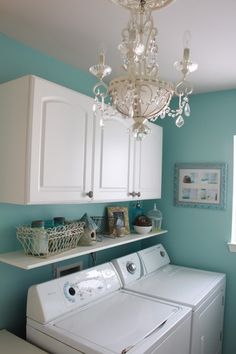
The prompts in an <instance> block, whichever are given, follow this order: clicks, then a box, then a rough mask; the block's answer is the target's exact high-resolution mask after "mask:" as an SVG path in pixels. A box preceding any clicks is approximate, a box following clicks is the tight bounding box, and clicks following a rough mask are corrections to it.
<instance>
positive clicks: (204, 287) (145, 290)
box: [126, 265, 225, 308]
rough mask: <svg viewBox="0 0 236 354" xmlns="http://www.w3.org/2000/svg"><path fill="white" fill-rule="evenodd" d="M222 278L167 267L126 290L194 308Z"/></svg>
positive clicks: (190, 270)
mask: <svg viewBox="0 0 236 354" xmlns="http://www.w3.org/2000/svg"><path fill="white" fill-rule="evenodd" d="M224 278H225V275H224V274H221V273H214V272H208V271H204V270H199V269H194V268H186V267H181V266H175V265H167V266H165V267H162V268H160V269H159V270H157V271H156V272H153V273H151V274H149V275H147V276H146V277H143V278H142V279H140V280H139V281H137V282H135V283H133V284H132V285H130V286H128V287H126V288H127V289H130V290H132V291H137V292H139V293H142V294H146V295H151V296H154V297H158V298H161V299H165V300H167V301H173V302H177V303H180V304H183V305H186V306H191V307H192V308H194V307H195V306H197V305H199V304H200V302H201V301H202V300H203V299H204V298H205V297H206V296H208V295H209V291H211V290H212V289H214V288H215V287H216V286H217V285H218V284H219V282H220V281H222V279H224Z"/></svg>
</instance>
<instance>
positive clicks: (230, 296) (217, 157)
mask: <svg viewBox="0 0 236 354" xmlns="http://www.w3.org/2000/svg"><path fill="white" fill-rule="evenodd" d="M0 53H1V55H0V82H5V81H8V80H10V79H14V78H16V77H20V76H22V75H25V74H35V75H38V76H41V77H44V78H46V79H48V80H51V81H54V82H57V83H59V84H62V85H64V86H67V87H70V88H72V89H75V90H78V91H80V92H83V93H85V94H88V95H91V92H92V86H93V83H94V80H93V78H91V76H89V75H88V74H87V73H86V72H83V71H80V70H78V69H77V68H73V67H71V66H67V65H65V64H64V63H62V62H59V61H57V60H55V59H53V58H50V57H48V56H46V55H44V54H42V53H39V52H37V51H35V50H33V49H31V48H29V47H27V46H25V45H23V44H21V43H18V42H16V41H14V40H12V39H10V38H8V37H6V36H4V35H0ZM195 75H197V74H195ZM235 98H236V91H224V92H217V93H209V94H203V95H193V96H192V97H191V109H192V114H191V117H190V118H188V120H187V122H186V125H185V126H184V127H183V128H181V129H177V128H176V127H175V126H174V122H172V121H171V120H168V119H166V120H164V121H161V122H159V121H158V123H160V124H162V125H163V126H164V153H163V193H162V200H161V201H160V202H159V203H158V207H159V209H161V210H162V212H163V215H164V227H165V228H167V229H168V230H169V232H168V234H167V235H165V236H161V237H157V238H154V239H152V240H146V242H143V244H142V245H141V244H140V243H134V244H131V245H130V246H129V247H118V248H115V249H112V250H109V251H104V252H99V253H98V254H97V257H98V260H97V261H98V263H102V262H105V261H107V260H109V259H112V258H114V257H117V256H120V255H123V254H125V253H129V252H132V251H136V250H137V249H139V248H140V247H141V246H142V247H147V246H149V245H151V244H153V243H155V242H161V243H163V244H164V245H165V246H166V248H167V249H168V252H169V254H170V257H171V260H172V261H173V262H174V263H177V264H181V265H186V266H193V267H198V268H202V269H208V270H213V271H220V272H225V273H226V275H227V296H226V313H225V333H224V353H223V354H234V353H236V338H235V334H234V333H235V327H236V301H235V299H236V276H235V269H236V254H233V253H230V252H229V251H228V248H227V246H226V242H227V241H229V239H230V231H231V230H230V228H231V202H232V167H233V166H232V158H233V154H232V150H233V135H234V134H236V117H235V105H236V103H235V102H236V99H235ZM0 129H1V127H0ZM151 158H152V159H153V163H155V154H154V156H153V157H151ZM176 162H209V163H210V162H227V164H228V180H227V187H228V188H227V208H226V210H223V211H216V210H205V209H192V208H181V207H174V206H173V171H174V163H176ZM116 204H117V203H116ZM122 205H124V203H122ZM126 205H127V206H129V204H126ZM144 207H145V208H146V210H148V209H151V208H152V207H153V201H146V202H144ZM105 208H106V205H105V204H93V205H64V206H62V205H59V206H58V205H57V206H55V205H52V206H16V205H9V204H0V252H1V253H2V252H8V251H12V250H14V249H17V248H19V247H20V246H19V244H18V242H17V241H16V237H15V226H16V225H19V224H22V223H25V222H28V221H30V220H32V219H35V218H50V217H53V216H55V215H65V216H66V217H68V218H78V217H80V216H82V214H83V213H84V212H85V211H86V212H88V213H89V214H90V215H102V214H103V213H104V209H105ZM78 260H79V261H80V260H82V261H83V263H84V267H88V266H91V265H92V261H91V259H90V257H89V256H85V257H81V258H78V259H74V260H73V261H74V262H76V261H78ZM71 262H72V261H71ZM51 277H52V266H46V267H42V268H38V269H35V270H31V271H24V270H21V269H17V268H15V267H11V266H8V265H6V264H3V263H0V279H1V283H0V328H7V329H8V330H10V331H12V332H14V333H16V334H19V335H22V336H24V331H25V303H26V293H27V289H28V287H29V286H30V285H31V284H34V283H39V282H41V281H45V280H48V279H50V278H51Z"/></svg>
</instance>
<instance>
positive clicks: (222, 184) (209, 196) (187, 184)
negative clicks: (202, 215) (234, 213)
mask: <svg viewBox="0 0 236 354" xmlns="http://www.w3.org/2000/svg"><path fill="white" fill-rule="evenodd" d="M226 178H227V164H226V163H176V164H175V167H174V205H175V206H180V207H192V208H205V209H216V210H218V209H221V210H223V209H226Z"/></svg>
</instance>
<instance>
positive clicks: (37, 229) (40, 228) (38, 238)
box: [31, 220, 48, 256]
mask: <svg viewBox="0 0 236 354" xmlns="http://www.w3.org/2000/svg"><path fill="white" fill-rule="evenodd" d="M31 227H32V229H33V242H32V251H33V252H32V254H33V255H34V256H45V255H47V253H48V235H47V231H46V230H45V228H44V221H43V220H34V221H32V223H31Z"/></svg>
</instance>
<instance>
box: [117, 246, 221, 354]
mask: <svg viewBox="0 0 236 354" xmlns="http://www.w3.org/2000/svg"><path fill="white" fill-rule="evenodd" d="M113 264H114V265H115V267H116V269H117V271H118V273H119V274H120V277H121V279H122V282H123V285H124V288H125V289H129V290H131V291H134V292H136V293H139V294H145V295H148V296H151V297H154V298H158V299H162V300H167V301H172V302H175V303H177V304H182V305H185V306H189V307H191V308H192V330H191V350H190V353H191V354H220V353H221V350H222V335H223V316H224V297H225V274H221V273H215V272H208V271H204V270H199V269H193V268H186V267H181V266H176V265H172V264H170V259H169V256H168V254H167V252H166V251H165V249H164V247H163V246H162V245H160V244H159V245H155V246H153V247H149V248H146V249H144V250H142V251H140V252H138V253H133V254H130V255H127V256H124V257H121V258H118V259H116V260H114V261H113ZM175 353H178V351H175ZM178 354H180V353H178Z"/></svg>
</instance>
